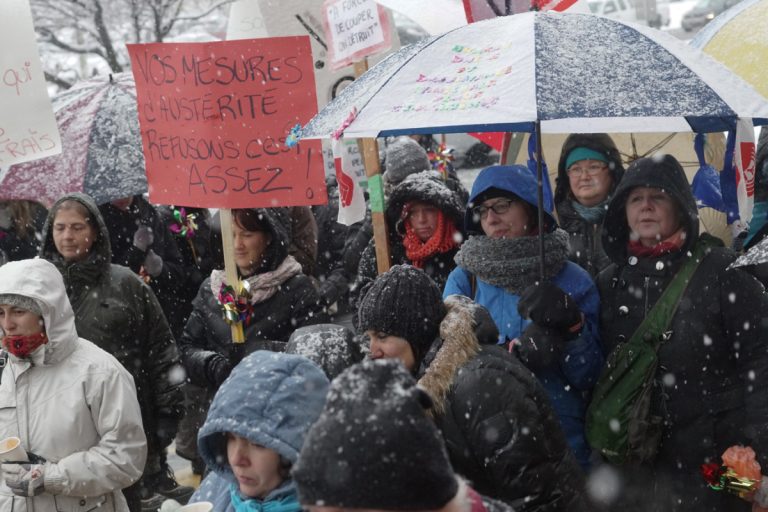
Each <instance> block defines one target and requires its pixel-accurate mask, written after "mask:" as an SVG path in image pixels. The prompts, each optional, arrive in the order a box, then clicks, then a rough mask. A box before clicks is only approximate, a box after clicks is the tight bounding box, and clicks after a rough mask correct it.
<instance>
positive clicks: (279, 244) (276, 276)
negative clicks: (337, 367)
mask: <svg viewBox="0 0 768 512" xmlns="http://www.w3.org/2000/svg"><path fill="white" fill-rule="evenodd" d="M232 218H233V235H234V245H235V246H234V257H235V263H236V265H237V270H238V275H239V276H240V279H241V281H240V282H239V283H228V282H227V280H226V277H225V274H224V271H222V270H214V271H213V272H211V275H210V277H209V278H207V279H206V280H205V281H203V284H202V285H201V286H200V290H199V291H198V293H197V297H195V299H194V301H193V307H192V314H191V315H190V317H189V320H188V321H187V325H186V327H185V328H184V333H183V334H182V336H181V339H180V340H179V350H180V351H181V355H182V361H183V363H184V366H185V367H186V369H187V376H188V378H189V379H190V381H191V382H192V384H195V385H197V386H200V387H202V388H204V389H206V390H207V391H208V392H209V397H212V396H213V394H214V393H215V392H216V390H217V389H218V388H219V386H220V385H221V383H222V382H224V379H226V378H227V377H228V376H229V373H230V372H231V371H232V368H233V367H234V366H235V365H236V364H237V363H238V362H239V361H240V359H242V357H243V355H244V352H252V351H253V350H258V349H268V350H276V351H282V350H283V348H284V345H285V342H287V341H288V338H289V336H290V335H291V333H292V332H293V331H294V330H295V329H296V328H297V327H301V326H304V325H310V324H316V323H322V322H323V321H324V314H323V313H322V310H321V307H320V305H319V304H320V298H319V296H318V293H317V290H316V289H315V286H314V285H313V283H312V281H311V279H310V278H309V277H307V276H306V275H304V274H303V273H302V268H301V265H300V264H299V263H298V262H297V261H296V260H295V259H294V258H293V257H292V256H290V255H289V254H288V246H289V243H290V235H289V227H288V226H289V225H290V224H289V223H290V219H289V218H288V215H287V211H286V210H285V209H283V208H253V209H236V210H233V211H232ZM235 292H237V293H235ZM223 315H225V316H223ZM225 318H226V320H225ZM235 319H237V320H239V321H241V322H242V324H243V329H244V334H245V346H244V347H243V346H242V345H240V346H236V345H234V344H233V343H232V337H231V329H230V326H229V324H228V323H227V321H232V320H235ZM240 348H242V349H243V350H239V349H240Z"/></svg>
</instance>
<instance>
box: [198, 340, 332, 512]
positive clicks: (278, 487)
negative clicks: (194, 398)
mask: <svg viewBox="0 0 768 512" xmlns="http://www.w3.org/2000/svg"><path fill="white" fill-rule="evenodd" d="M327 391H328V378H327V377H326V376H325V374H324V373H323V371H322V370H320V368H319V367H317V366H315V364H314V363H312V362H311V361H310V360H309V359H306V358H304V357H301V356H297V355H291V354H282V353H276V352H267V351H257V352H254V353H253V354H251V355H249V356H247V357H246V358H245V359H243V361H242V362H241V363H240V364H239V365H237V366H236V367H235V369H234V370H233V371H232V375H231V376H230V377H229V378H228V379H227V380H226V381H225V382H224V384H222V386H221V388H219V391H218V392H217V393H216V396H215V398H214V399H213V403H212V404H211V409H210V411H209V413H208V418H207V419H206V420H205V424H204V425H203V427H202V428H201V429H200V432H199V434H198V446H199V450H200V456H201V457H202V458H203V460H204V461H205V463H206V465H207V466H208V468H209V469H210V470H211V471H210V473H208V476H206V477H205V479H204V480H203V482H202V483H201V484H200V489H198V490H197V492H196V493H195V494H194V495H193V496H192V498H191V499H190V503H195V502H197V501H210V502H212V503H213V505H214V506H213V510H215V511H216V512H252V511H265V512H266V511H270V512H272V511H273V512H299V511H300V510H301V506H300V505H299V503H298V498H297V496H296V486H295V484H294V482H293V480H292V479H291V475H290V470H291V467H292V466H293V464H294V463H295V462H296V459H298V456H299V451H300V450H301V448H302V445H303V444H304V437H305V435H306V433H307V431H308V430H309V427H310V426H311V425H312V423H314V422H315V421H316V420H317V418H318V417H319V416H320V412H321V410H322V408H323V404H324V403H325V395H326V392H327Z"/></svg>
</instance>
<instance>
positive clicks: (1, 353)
mask: <svg viewBox="0 0 768 512" xmlns="http://www.w3.org/2000/svg"><path fill="white" fill-rule="evenodd" d="M7 364H8V354H6V352H5V350H0V382H2V380H3V370H4V369H5V365H7Z"/></svg>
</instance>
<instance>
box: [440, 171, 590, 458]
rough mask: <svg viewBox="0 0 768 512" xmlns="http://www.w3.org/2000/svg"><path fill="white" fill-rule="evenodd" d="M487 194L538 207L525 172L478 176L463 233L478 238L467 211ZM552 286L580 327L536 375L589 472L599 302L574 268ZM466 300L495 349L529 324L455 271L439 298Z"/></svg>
mask: <svg viewBox="0 0 768 512" xmlns="http://www.w3.org/2000/svg"><path fill="white" fill-rule="evenodd" d="M490 188H498V189H502V190H506V191H509V192H512V193H514V194H515V195H517V196H519V197H520V198H521V199H523V200H525V201H527V202H528V203H530V204H532V205H534V206H536V204H537V201H536V181H535V179H533V176H532V175H531V173H530V171H529V170H528V169H527V168H526V167H523V166H510V167H502V166H496V167H489V168H488V169H485V170H484V171H483V172H481V173H480V174H479V175H478V177H477V179H476V180H475V183H474V185H473V187H472V193H471V195H470V199H469V207H468V208H467V213H466V216H465V227H466V229H467V232H474V233H482V228H481V227H480V225H479V222H478V221H476V220H475V219H473V218H472V213H471V211H470V208H471V207H472V206H474V203H473V201H474V200H475V199H476V198H477V197H478V196H480V195H481V194H482V193H483V192H485V191H487V190H488V189H490ZM545 218H546V221H545V224H546V225H548V226H554V225H555V220H554V218H553V217H552V215H551V213H550V212H545ZM552 282H553V283H554V284H556V285H557V286H558V287H559V288H560V289H562V290H563V291H564V292H566V293H568V294H569V295H570V296H571V297H573V298H574V299H575V300H576V302H577V303H578V305H579V308H580V309H581V311H582V313H584V320H585V322H584V326H583V327H582V330H581V333H580V334H579V336H578V337H576V338H575V339H573V340H571V341H569V342H567V344H566V346H565V349H564V351H563V356H562V359H561V361H560V364H559V367H558V368H557V369H550V370H543V371H539V372H537V373H536V376H537V377H538V378H539V380H540V381H541V383H542V384H543V385H544V388H545V389H546V390H547V393H548V394H549V397H550V398H551V400H552V405H553V407H554V409H555V411H556V412H557V413H558V416H559V418H560V422H561V424H562V426H563V430H564V432H565V434H566V437H567V438H568V441H569V444H570V446H571V448H572V449H573V451H574V453H575V455H576V457H577V459H578V460H579V462H580V463H581V464H582V466H583V467H585V468H586V467H588V465H589V458H590V448H589V445H588V444H587V440H586V438H585V436H584V416H585V411H586V407H587V404H588V403H589V393H590V391H591V390H592V387H593V386H594V385H595V382H596V381H597V378H598V377H599V376H600V372H601V370H602V368H603V363H604V357H603V353H602V350H601V344H600V339H599V330H598V327H599V312H600V297H599V295H598V292H597V288H596V286H595V283H594V282H593V281H592V278H591V277H590V276H589V274H588V273H587V272H586V271H585V270H584V269H582V268H581V267H579V266H578V265H576V264H575V263H572V262H566V263H565V266H564V267H563V269H562V270H561V271H560V272H559V273H558V274H557V275H556V276H555V277H554V278H553V280H552ZM454 294H458V295H465V296H467V297H471V298H473V299H474V300H475V302H477V303H478V304H482V305H483V306H485V307H486V308H487V309H488V311H489V312H490V313H491V316H492V317H493V319H494V321H495V322H496V326H497V327H498V329H499V343H500V344H502V343H504V342H506V341H508V340H513V339H515V338H517V337H519V336H520V334H522V332H523V331H524V330H525V328H526V327H527V326H528V324H530V320H525V319H523V318H522V317H521V316H520V315H519V314H518V313H517V303H518V300H519V299H520V297H519V296H518V295H514V294H512V293H510V292H508V291H506V290H504V289H503V288H499V287H497V286H494V285H491V284H489V283H486V282H484V281H482V280H480V279H477V280H476V287H475V293H474V297H473V296H472V285H471V281H470V274H469V272H467V271H466V270H465V269H463V268H461V267H457V268H456V269H454V270H453V272H451V274H450V275H449V276H448V282H447V283H446V285H445V290H444V291H443V297H448V296H449V295H454Z"/></svg>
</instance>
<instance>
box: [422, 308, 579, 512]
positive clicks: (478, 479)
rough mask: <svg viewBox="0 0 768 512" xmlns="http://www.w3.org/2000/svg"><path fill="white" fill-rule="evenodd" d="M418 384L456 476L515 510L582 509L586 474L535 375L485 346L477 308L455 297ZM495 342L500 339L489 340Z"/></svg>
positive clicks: (425, 362) (490, 346) (424, 363)
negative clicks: (428, 398) (475, 313)
mask: <svg viewBox="0 0 768 512" xmlns="http://www.w3.org/2000/svg"><path fill="white" fill-rule="evenodd" d="M446 306H447V307H448V314H447V315H446V317H445V319H444V320H443V322H442V323H441V325H440V337H441V339H439V340H437V341H436V342H435V344H434V345H433V347H432V350H431V351H430V353H429V354H428V355H427V357H426V358H425V360H424V362H423V363H422V366H421V370H420V372H419V373H420V378H419V386H421V387H422V388H424V389H425V390H426V391H427V392H428V393H429V394H430V396H431V397H432V399H433V402H434V404H435V405H434V409H433V415H434V419H435V422H436V424H437V426H438V428H439V429H440V432H441V433H442V435H443V439H444V440H445V444H446V448H447V449H448V455H449V457H450V459H451V464H452V465H453V468H454V470H455V471H456V472H457V473H459V474H460V475H462V476H463V477H465V478H467V479H468V480H469V481H470V485H471V486H472V487H473V488H474V489H476V490H477V491H478V492H479V493H481V494H483V495H486V496H490V497H491V498H495V499H499V500H502V501H504V502H505V503H508V504H510V505H512V506H513V507H514V509H515V510H516V511H518V512H519V511H538V512H544V511H563V512H566V511H569V512H570V511H574V512H577V511H581V510H587V509H586V508H585V504H584V502H583V501H582V500H583V498H582V496H581V495H582V493H583V492H584V476H583V473H582V471H581V468H580V467H579V465H578V463H577V462H576V458H575V457H574V456H573V454H572V452H571V450H570V448H569V447H568V443H567V441H566V439H565V434H563V431H562V429H561V428H560V423H559V421H558V419H557V415H556V414H555V412H554V410H553V409H552V406H551V405H550V402H549V398H548V396H547V393H546V391H545V390H544V388H543V387H542V386H541V384H539V382H538V380H537V379H536V377H535V376H534V375H533V374H532V373H531V372H530V370H528V369H527V368H525V367H524V366H523V365H522V364H521V363H520V362H519V361H518V360H517V359H516V358H514V357H512V356H511V355H510V354H509V353H507V352H505V351H504V350H503V349H502V348H500V347H498V346H496V345H480V343H479V341H478V338H477V336H476V334H475V332H474V328H475V326H474V322H475V319H474V318H473V308H476V306H474V305H473V304H470V305H467V304H466V303H465V302H462V301H454V300H452V299H451V298H449V299H448V300H447V301H446ZM490 338H491V341H492V342H495V340H496V336H490Z"/></svg>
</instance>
